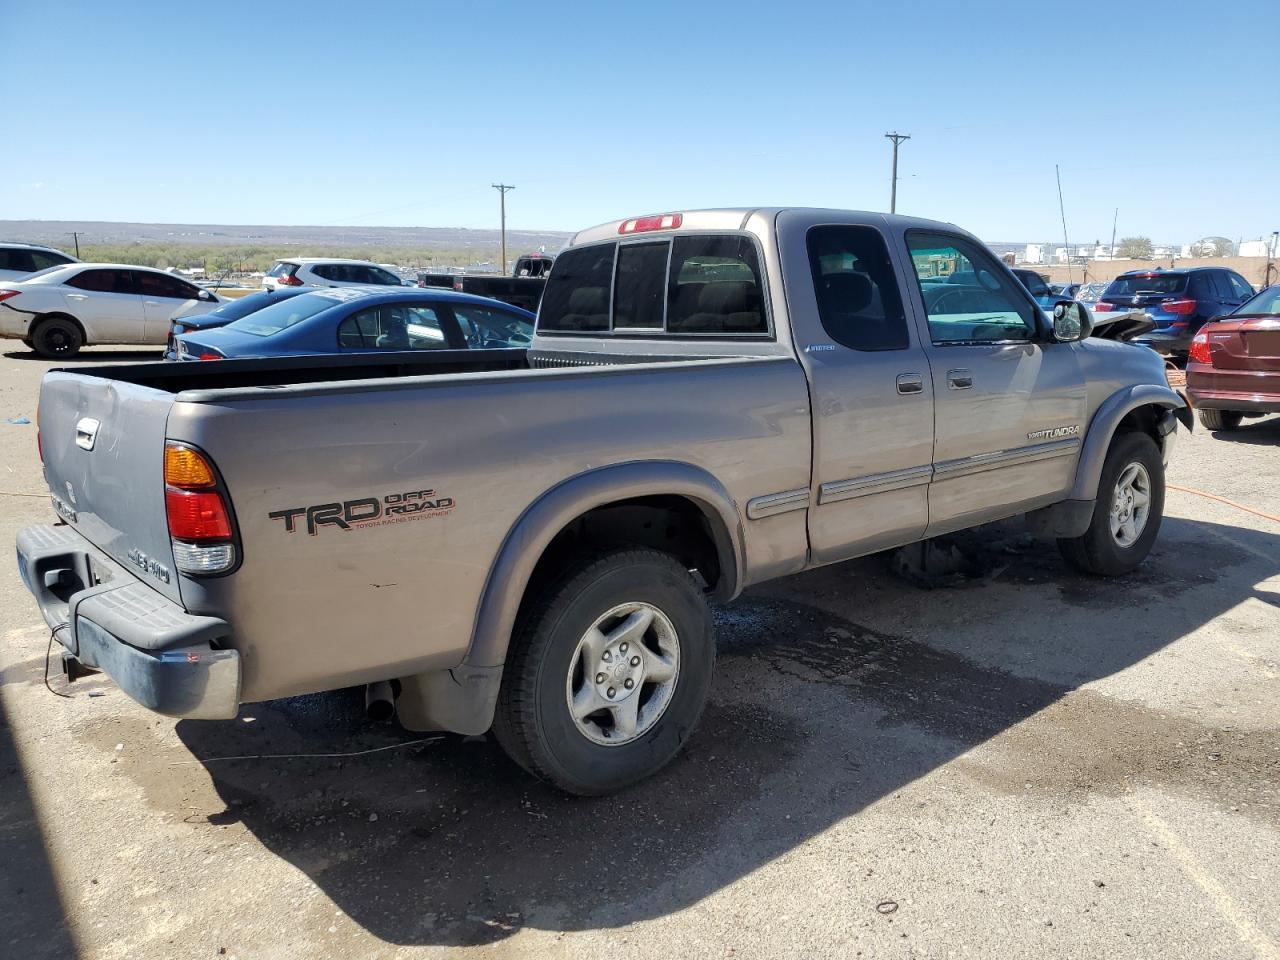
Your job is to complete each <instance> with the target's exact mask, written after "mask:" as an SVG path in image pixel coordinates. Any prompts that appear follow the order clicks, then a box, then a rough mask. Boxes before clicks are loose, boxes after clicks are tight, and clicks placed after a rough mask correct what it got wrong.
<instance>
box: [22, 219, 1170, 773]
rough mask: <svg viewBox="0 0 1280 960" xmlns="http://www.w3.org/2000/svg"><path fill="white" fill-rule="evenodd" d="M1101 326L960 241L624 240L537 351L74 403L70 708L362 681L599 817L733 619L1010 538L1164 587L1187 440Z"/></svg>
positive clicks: (1161, 397)
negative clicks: (117, 691) (828, 586)
mask: <svg viewBox="0 0 1280 960" xmlns="http://www.w3.org/2000/svg"><path fill="white" fill-rule="evenodd" d="M960 274H966V275H967V276H968V278H969V279H968V281H967V282H957V281H956V277H957V275H960ZM1089 328H1090V318H1089V314H1088V311H1087V309H1086V308H1084V307H1083V306H1081V305H1080V304H1077V303H1061V304H1058V305H1056V306H1055V308H1054V311H1053V317H1052V319H1050V317H1049V316H1047V315H1046V314H1045V313H1043V312H1042V311H1041V310H1040V309H1039V308H1038V307H1037V305H1036V303H1035V301H1034V300H1033V299H1032V297H1031V295H1030V294H1029V293H1028V291H1027V290H1026V289H1025V288H1024V287H1023V285H1022V284H1021V283H1020V282H1019V281H1018V280H1017V279H1016V278H1015V277H1014V276H1013V275H1012V274H1011V273H1010V272H1009V270H1008V268H1007V267H1005V266H1004V265H1003V264H1002V263H1000V261H999V260H998V259H996V257H994V256H993V255H992V254H991V253H990V252H989V251H988V250H987V249H986V248H985V247H984V246H983V245H982V244H981V243H980V242H979V241H978V240H976V239H975V238H974V237H972V236H971V235H969V234H967V233H965V232H963V231H961V230H959V229H957V228H956V227H953V226H950V225H946V224H942V223H935V222H932V221H927V220H918V219H912V218H908V217H901V216H885V215H881V214H872V213H856V212H849V211H841V210H815V209H736V210H707V211H698V212H689V213H683V214H680V213H674V214H665V215H662V216H656V217H641V218H637V219H631V220H625V221H621V222H614V223H608V224H604V225H602V226H599V227H595V228H592V229H589V230H585V231H583V232H581V233H579V234H578V235H576V236H575V238H574V239H573V241H572V243H571V244H570V246H569V247H568V248H566V250H565V252H563V253H562V254H561V255H560V256H559V257H558V258H557V260H556V263H555V267H554V269H553V271H552V273H551V276H550V279H549V280H548V283H547V289H546V293H545V295H544V296H543V299H542V304H541V308H540V312H539V315H538V321H537V327H536V330H535V335H534V340H533V343H532V346H531V347H530V349H528V350H473V351H434V352H431V353H430V354H429V355H424V354H422V353H417V354H403V353H402V354H389V355H383V356H378V357H367V356H356V357H294V358H286V359H285V360H269V361H261V360H239V361H237V360H228V361H222V362H219V363H207V364H164V363H156V364H134V365H124V366H116V367H98V368H95V369H93V370H83V371H76V370H54V371H51V372H50V373H48V374H47V375H46V376H45V378H44V382H43V384H42V387H41V395H40V406H39V425H38V426H39V438H40V443H41V449H42V456H43V460H44V472H45V477H46V480H47V482H48V485H49V489H50V492H51V495H52V499H53V508H54V510H55V512H56V513H57V515H58V517H59V522H58V523H57V524H50V525H46V526H37V527H32V528H28V529H26V530H24V531H22V532H21V534H20V535H19V538H18V563H19V567H20V569H21V573H22V577H23V580H24V582H25V583H26V585H27V586H28V588H29V589H30V590H31V592H32V593H33V594H34V595H35V597H36V599H37V601H38V603H39V607H40V609H41V611H42V613H43V616H44V619H45V621H46V622H47V623H48V624H49V625H50V627H51V629H52V631H53V634H54V636H56V638H57V639H58V641H59V643H60V644H61V645H62V647H63V648H64V654H63V656H64V663H65V666H66V669H67V671H68V675H69V676H72V677H74V676H76V675H77V674H79V673H81V672H83V671H84V670H86V669H97V670H104V671H105V672H106V673H108V674H109V675H110V676H111V677H112V678H113V679H114V680H115V681H116V683H117V684H118V685H119V686H120V687H121V688H122V689H123V690H124V691H125V692H126V693H128V694H129V695H130V696H132V697H134V698H135V699H136V700H138V701H140V702H141V703H143V704H144V705H146V706H148V707H150V708H151V709H153V710H157V711H159V712H161V713H165V714H168V715H171V716H179V717H196V718H230V717H234V716H235V715H236V712H237V709H238V707H239V705H240V704H241V703H244V702H252V701H261V700H266V699H271V698H277V697H287V696H291V695H294V694H302V693H308V692H315V691H321V690H327V689H333V688H338V687H347V686H352V685H356V684H367V685H368V689H369V691H370V693H369V696H370V700H371V703H372V705H374V706H377V707H380V708H382V709H383V710H387V709H389V708H390V706H391V704H392V703H394V710H395V712H396V713H397V714H398V716H399V718H400V720H401V722H402V723H403V724H404V725H405V726H406V727H408V728H410V729H414V730H451V731H457V732H461V733H468V734H476V733H483V732H484V731H486V730H489V729H490V728H492V729H493V731H494V733H495V735H496V736H497V739H498V740H499V742H500V743H501V744H502V745H503V747H504V748H505V749H506V750H507V751H508V752H509V753H510V755H511V756H512V757H513V758H514V759H515V760H516V761H517V762H518V763H519V764H521V765H522V766H523V767H525V768H526V769H527V770H529V771H531V772H532V773H534V774H536V775H538V776H540V777H543V778H545V779H547V780H548V781H550V782H551V783H553V784H555V785H557V786H558V787H560V788H561V789H563V790H566V791H570V792H573V793H578V794H602V793H607V792H610V791H613V790H617V789H619V788H621V787H624V786H626V785H627V784H630V783H633V782H635V781H636V780H638V779H640V778H642V777H645V776H647V775H649V774H651V773H653V772H654V771H656V770H657V769H659V768H660V767H662V766H663V765H664V764H665V763H667V762H668V761H669V760H670V759H671V758H672V757H673V756H674V755H675V754H676V752H677V751H678V750H679V748H680V746H681V744H682V743H683V742H684V741H685V740H686V739H687V738H688V737H689V736H690V734H691V732H692V730H693V728H694V726H695V725H696V723H697V720H698V717H699V714H700V712H701V710H702V707H703V702H704V700H705V699H706V696H707V691H708V687H709V684H710V679H711V670H712V664H713V661H714V657H715V638H714V633H713V628H712V619H711V614H710V611H709V607H708V599H709V598H710V597H714V598H718V599H719V600H721V601H728V600H731V599H732V598H733V597H735V596H736V595H737V594H739V593H740V592H741V591H742V590H743V589H744V588H745V587H747V586H749V585H751V584H755V583H759V582H761V581H764V580H768V579H770V578H773V577H781V576H786V575H789V574H793V573H797V572H799V571H802V570H805V569H808V568H811V567H815V566H819V565H822V564H829V563H835V562H838V561H841V560H845V559H848V558H851V557H857V556H860V555H864V554H868V553H872V552H875V551H881V550H885V549H888V548H892V547H897V546H900V545H904V544H908V543H912V542H915V541H919V540H921V539H924V538H929V537H934V536H937V535H940V534H945V533H948V532H951V531H955V530H959V529H961V528H966V527H972V526H975V525H978V524H983V523H987V522H989V521H993V520H997V519H1000V518H1005V517H1010V516H1014V515H1018V514H1026V515H1027V518H1028V521H1029V523H1030V525H1031V527H1032V529H1033V530H1034V531H1036V532H1038V533H1039V534H1040V535H1043V536H1045V537H1048V538H1052V539H1055V540H1056V541H1057V544H1058V546H1059V549H1060V550H1061V552H1062V555H1063V556H1064V557H1065V558H1066V560H1067V561H1068V562H1069V563H1070V564H1072V565H1073V566H1075V567H1077V568H1079V569H1081V570H1084V571H1088V572H1090V573H1093V574H1098V575H1117V574H1124V573H1126V572H1128V571H1130V570H1132V569H1133V568H1134V567H1136V566H1137V565H1138V564H1140V563H1141V562H1142V561H1143V559H1144V558H1145V557H1146V556H1147V553H1148V551H1149V550H1150V549H1151V546H1152V543H1153V541H1154V540H1155V538H1156V535H1157V533H1158V531H1159V528H1160V522H1161V516H1162V511H1163V505H1164V463H1165V461H1166V460H1167V458H1168V457H1169V455H1170V452H1171V449H1172V446H1173V441H1174V438H1175V435H1176V434H1175V426H1176V422H1177V421H1178V420H1181V421H1182V422H1184V423H1185V424H1186V425H1187V427H1188V428H1190V426H1191V420H1190V414H1189V411H1188V410H1187V407H1186V404H1185V402H1184V400H1183V399H1182V397H1181V396H1179V395H1178V394H1177V393H1175V392H1174V391H1173V390H1171V389H1170V388H1169V386H1168V384H1167V382H1166V380H1165V376H1164V369H1163V365H1162V363H1161V361H1160V358H1159V357H1157V356H1156V355H1155V354H1154V353H1153V352H1151V351H1150V350H1147V349H1145V348H1140V347H1135V346H1132V345H1130V344H1126V343H1122V342H1116V341H1114V340H1101V339H1097V338H1089V337H1088V334H1089Z"/></svg>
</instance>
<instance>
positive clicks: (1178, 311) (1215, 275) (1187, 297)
mask: <svg viewBox="0 0 1280 960" xmlns="http://www.w3.org/2000/svg"><path fill="white" fill-rule="evenodd" d="M1253 293H1254V291H1253V287H1251V286H1250V285H1249V284H1248V283H1247V282H1246V281H1245V279H1244V277H1242V276H1240V274H1238V273H1236V272H1235V271H1234V270H1228V269H1226V268H1225V267H1186V268H1183V269H1175V270H1161V269H1159V268H1157V269H1155V270H1131V271H1129V272H1128V273H1122V274H1120V276H1118V277H1116V278H1115V279H1114V280H1112V281H1111V284H1110V285H1109V286H1108V287H1107V289H1106V291H1105V292H1104V293H1103V294H1102V297H1101V299H1099V300H1098V302H1097V303H1095V304H1094V305H1093V312H1094V313H1108V312H1110V311H1113V310H1143V311H1145V312H1146V313H1147V314H1149V315H1150V317H1151V319H1152V320H1154V321H1155V324H1156V328H1155V329H1154V330H1152V331H1150V332H1149V333H1144V334H1143V335H1142V336H1140V337H1135V338H1134V339H1133V342H1134V343H1141V344H1145V345H1146V346H1148V347H1151V348H1152V349H1153V350H1155V351H1156V352H1157V353H1161V354H1164V355H1165V356H1171V357H1175V358H1177V359H1181V360H1185V359H1186V356H1187V351H1188V350H1190V349H1191V338H1192V337H1194V336H1195V335H1196V331H1197V330H1199V329H1200V328H1201V327H1203V326H1204V325H1205V324H1206V323H1208V322H1209V321H1210V320H1212V319H1213V318H1214V317H1216V316H1219V315H1221V314H1224V313H1230V312H1231V311H1232V310H1234V309H1235V308H1236V307H1238V306H1240V304H1242V303H1244V301H1246V300H1248V299H1249V298H1250V297H1252V296H1253Z"/></svg>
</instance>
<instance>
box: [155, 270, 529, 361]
mask: <svg viewBox="0 0 1280 960" xmlns="http://www.w3.org/2000/svg"><path fill="white" fill-rule="evenodd" d="M533 321H534V315H533V314H532V313H529V312H528V311H527V310H521V309H520V308H519V307H513V306H511V305H510V304H506V303H503V302H501V301H499V300H491V299H489V298H487V297H477V296H473V295H471V294H468V293H455V292H453V291H451V290H436V289H403V290H401V289H390V290H379V289H377V288H361V287H332V288H325V289H320V290H314V291H312V292H309V293H303V294H299V295H298V296H295V297H291V298H289V299H287V300H282V301H281V302H279V303H273V304H271V305H270V306H266V307H263V308H262V309H261V310H258V311H256V312H254V313H251V314H249V315H248V316H246V317H243V318H241V319H239V320H236V321H235V322H233V323H229V324H227V325H226V326H224V327H218V328H217V329H215V330H207V331H199V332H192V333H184V334H182V335H180V336H178V337H176V338H175V346H176V348H177V358H178V359H179V360H224V359H231V358H237V359H238V358H243V357H286V356H298V355H305V354H333V353H347V352H351V353H357V352H368V351H392V350H396V351H398V350H466V349H491V348H501V347H528V346H529V344H530V343H531V342H532V341H533Z"/></svg>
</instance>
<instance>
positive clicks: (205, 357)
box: [196, 353, 227, 360]
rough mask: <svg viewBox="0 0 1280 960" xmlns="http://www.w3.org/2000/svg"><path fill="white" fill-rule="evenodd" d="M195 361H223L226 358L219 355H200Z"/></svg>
mask: <svg viewBox="0 0 1280 960" xmlns="http://www.w3.org/2000/svg"><path fill="white" fill-rule="evenodd" d="M196 359H197V360H225V359H227V358H226V357H224V356H223V355H222V354H220V353H202V354H200V355H199V356H198V357H196Z"/></svg>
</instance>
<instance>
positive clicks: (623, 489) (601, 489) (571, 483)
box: [463, 460, 744, 667]
mask: <svg viewBox="0 0 1280 960" xmlns="http://www.w3.org/2000/svg"><path fill="white" fill-rule="evenodd" d="M652 496H678V497H684V498H685V499H687V500H689V501H691V502H692V503H693V504H694V505H695V506H697V507H698V509H700V510H701V511H702V513H703V515H704V516H705V517H706V518H707V521H708V524H709V525H710V527H711V535H712V538H713V539H714V541H715V547H716V553H717V555H718V558H719V561H720V571H721V574H720V583H719V585H718V587H717V590H716V596H718V597H721V598H723V599H728V598H730V597H733V596H736V595H737V592H738V589H739V586H738V585H739V584H740V583H741V582H742V569H743V558H744V548H743V524H742V520H741V516H740V514H739V511H738V508H737V506H736V504H735V503H734V501H733V498H732V497H731V496H729V494H728V492H727V491H726V490H725V489H724V487H723V486H722V485H721V484H720V481H718V480H717V479H716V478H715V477H714V476H712V475H711V474H710V473H708V472H707V471H706V470H703V469H702V468H700V467H695V466H692V465H690V464H687V463H681V462H678V461H669V460H645V461H633V462H629V463H620V464H614V465H612V466H608V467H601V468H599V469H596V470H591V471H589V472H587V473H581V474H578V475H577V476H575V477H571V478H569V479H568V480H565V481H563V482H561V483H560V484H558V485H557V486H555V487H552V488H551V489H550V490H548V491H546V492H545V493H543V494H542V495H541V496H540V497H539V498H538V499H537V500H535V501H534V502H533V503H532V504H531V505H530V506H529V508H528V509H526V510H525V511H524V513H523V514H521V516H520V518H519V519H518V520H517V521H516V522H515V524H514V525H513V526H512V528H511V530H510V531H508V533H507V536H506V539H505V540H504V541H503V543H502V547H501V548H500V549H499V551H498V555H497V557H496V559H495V560H494V563H493V566H491V567H490V568H489V576H488V579H487V580H486V581H485V586H484V591H483V592H482V593H481V597H480V605H479V607H478V608H477V611H476V619H475V626H474V628H473V629H472V633H471V644H470V647H469V649H468V651H467V655H466V657H465V658H464V660H463V664H464V665H465V666H468V667H496V666H500V665H501V664H502V663H503V662H504V661H505V660H506V655H507V646H508V645H509V644H510V641H511V634H512V631H513V630H514V628H515V620H516V614H517V612H518V610H519V608H520V601H521V600H522V599H523V597H524V591H525V588H526V586H527V585H528V583H529V579H530V577H531V576H532V575H533V570H534V567H535V566H536V565H537V563H538V560H539V559H540V558H541V557H542V554H543V551H545V550H546V548H547V546H548V545H549V544H550V543H551V541H552V540H553V539H554V538H555V536H556V534H558V533H559V532H560V531H561V530H563V529H564V528H565V527H566V526H567V525H568V524H569V523H571V522H572V521H573V520H575V519H577V518H578V517H580V516H582V515H583V514H584V513H586V512H588V511H589V510H592V509H594V508H596V507H601V506H605V505H606V504H609V503H614V502H616V501H619V500H629V499H632V498H635V497H652Z"/></svg>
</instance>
